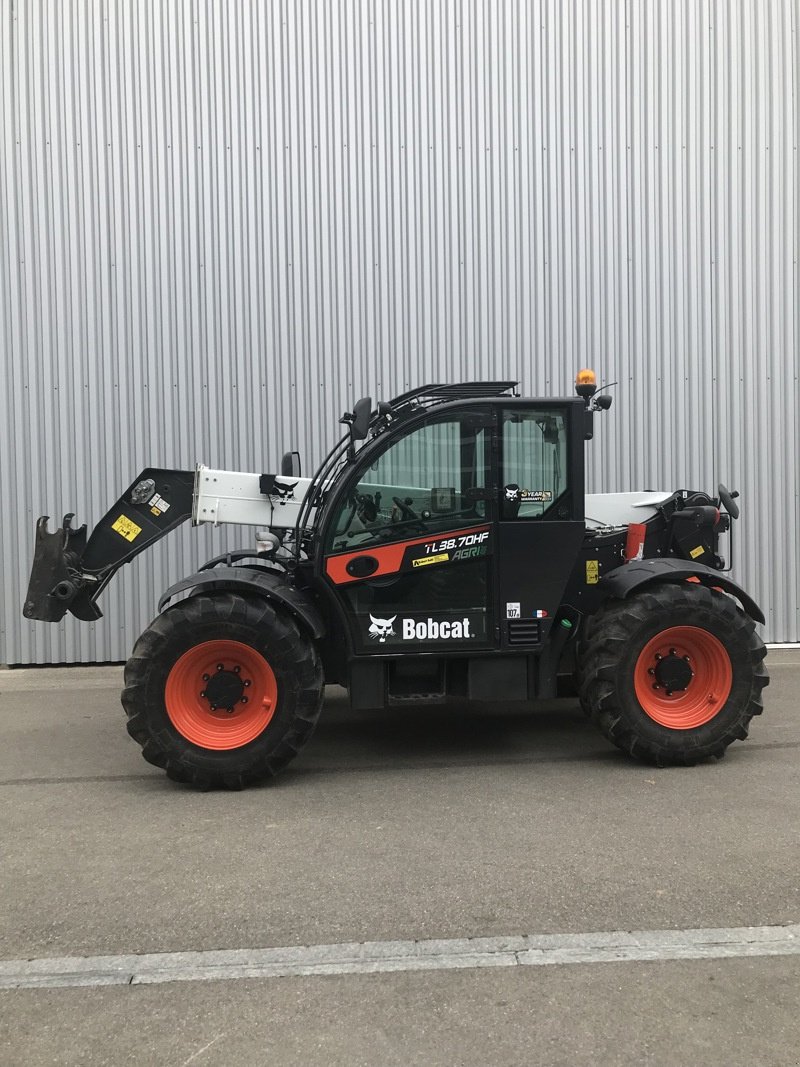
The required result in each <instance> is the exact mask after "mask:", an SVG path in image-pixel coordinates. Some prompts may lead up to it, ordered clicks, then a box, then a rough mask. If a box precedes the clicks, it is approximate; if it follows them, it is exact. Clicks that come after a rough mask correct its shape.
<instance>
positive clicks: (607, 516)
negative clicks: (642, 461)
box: [586, 492, 672, 529]
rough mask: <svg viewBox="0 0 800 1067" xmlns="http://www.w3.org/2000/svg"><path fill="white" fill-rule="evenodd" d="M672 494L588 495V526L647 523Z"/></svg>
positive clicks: (591, 527)
mask: <svg viewBox="0 0 800 1067" xmlns="http://www.w3.org/2000/svg"><path fill="white" fill-rule="evenodd" d="M671 496H672V493H656V492H641V493H587V494H586V525H587V526H588V527H589V528H590V529H593V528H594V527H598V526H627V525H628V523H629V522H646V521H647V519H649V518H652V516H653V515H655V513H656V511H657V509H658V505H659V504H663V503H664V501H665V500H669V498H670V497H671Z"/></svg>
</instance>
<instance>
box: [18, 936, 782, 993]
mask: <svg viewBox="0 0 800 1067" xmlns="http://www.w3.org/2000/svg"><path fill="white" fill-rule="evenodd" d="M795 955H800V924H795V925H791V926H740V927H733V928H729V929H720V930H637V931H625V930H616V931H611V932H607V933H586V934H525V935H521V936H512V937H472V938H456V939H449V940H430V941H367V942H363V943H359V942H350V943H344V944H338V945H309V946H305V947H286V948H264V949H233V950H230V951H216V950H215V951H208V952H154V953H149V954H147V955H141V956H137V955H129V956H65V957H62V958H60V959H58V958H55V959H32V960H2V961H0V989H53V988H59V987H67V986H105V985H145V984H156V983H160V982H196V981H223V980H231V979H234V978H287V977H297V976H301V977H302V976H308V975H342V974H385V973H387V972H390V971H447V970H456V969H463V968H476V967H518V966H528V967H530V966H533V967H541V966H545V965H548V964H562V965H563V964H570V963H621V962H626V963H642V962H648V961H659V960H716V959H733V958H736V957H742V956H751V957H752V956H795Z"/></svg>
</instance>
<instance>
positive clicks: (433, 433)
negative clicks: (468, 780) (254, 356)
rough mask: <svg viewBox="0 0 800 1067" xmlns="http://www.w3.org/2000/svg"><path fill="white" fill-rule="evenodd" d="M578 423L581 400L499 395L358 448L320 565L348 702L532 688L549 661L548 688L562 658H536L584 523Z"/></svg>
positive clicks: (334, 498) (323, 534) (446, 409)
mask: <svg viewBox="0 0 800 1067" xmlns="http://www.w3.org/2000/svg"><path fill="white" fill-rule="evenodd" d="M584 431H585V407H584V404H583V402H582V401H580V400H575V401H573V400H571V399H567V400H559V401H526V400H518V399H515V398H507V397H504V398H502V399H498V400H496V401H491V402H486V401H484V402H482V403H481V404H480V405H479V406H478V405H475V404H474V403H473V404H472V405H470V404H468V403H454V404H447V405H445V406H443V407H442V408H438V409H437V410H436V411H435V412H433V413H431V414H429V415H426V416H423V417H421V418H418V419H415V420H413V421H411V422H410V423H409V424H408V426H407V427H406V428H405V432H404V433H403V434H396V433H395V434H392V435H391V436H387V437H385V438H381V437H378V438H376V439H375V440H373V441H372V442H371V443H370V444H369V445H367V446H365V447H364V448H363V449H362V451H361V452H360V454H359V456H358V459H357V461H356V463H355V464H354V466H353V468H352V470H351V471H350V472H348V473H347V474H346V475H345V477H344V478H343V479H342V480H341V482H340V483H338V484H337V485H336V486H335V487H334V489H333V491H332V493H331V495H330V497H329V499H328V500H327V501H326V503H325V510H324V514H323V517H322V521H321V523H320V529H319V532H318V535H317V536H318V538H319V541H318V551H317V558H316V566H315V571H314V578H313V584H314V588H315V589H316V590H317V592H318V594H319V596H320V598H321V599H322V600H323V601H325V603H326V612H327V613H329V615H330V618H331V629H333V630H335V631H338V632H339V633H341V634H342V635H344V637H345V645H346V656H347V659H348V661H349V664H350V666H349V670H348V675H349V677H348V684H349V686H350V688H351V693H352V697H353V700H354V703H356V704H357V705H361V706H381V705H382V704H384V703H386V702H388V703H393V702H398V703H402V702H404V701H410V700H412V699H419V700H423V699H424V700H426V701H427V702H430V701H431V700H435V699H437V698H438V697H442V698H443V697H444V695H445V694H448V695H453V694H461V695H464V696H468V697H473V698H475V699H487V698H488V697H489V695H492V696H494V697H498V696H503V697H505V698H507V699H526V698H528V697H533V696H537V695H540V693H541V690H542V684H541V679H542V677H544V676H545V675H546V677H547V685H546V687H545V688H546V689H547V691H548V695H550V692H551V691H552V690H553V685H554V678H555V664H554V663H551V662H550V661H549V659H548V662H547V663H546V664H545V665H544V666H537V663H536V662H535V661H537V660H538V659H539V658H542V657H544V658H545V659H547V656H548V653H549V652H550V651H552V653H553V654H554V655H557V654H558V653H559V652H560V646H561V645H562V644H563V642H564V640H566V638H567V637H568V636H569V635H568V632H567V631H566V630H564V631H563V632H562V633H561V634H559V635H558V646H559V647H558V648H554V647H553V646H554V642H553V641H552V640H550V629H551V627H552V626H553V625H554V623H556V622H557V621H558V614H559V607H560V604H561V601H562V599H563V594H564V589H565V587H566V585H567V582H568V580H569V577H570V574H571V573H572V572H573V569H574V567H575V561H576V557H577V556H578V554H579V552H580V550H581V545H582V541H583V538H584V536H585V526H584V517H583V499H584V496H583V494H584V481H583V447H584V446H583V438H584ZM401 658H402V659H403V660H405V661H410V662H406V664H404V665H401V663H400V662H394V661H399V660H400V659H401ZM368 660H369V661H373V662H372V665H368V663H367V662H366V661H368ZM492 662H495V663H498V664H501V665H500V666H492V665H491V664H492ZM414 664H416V666H415V665H414ZM501 683H502V684H501Z"/></svg>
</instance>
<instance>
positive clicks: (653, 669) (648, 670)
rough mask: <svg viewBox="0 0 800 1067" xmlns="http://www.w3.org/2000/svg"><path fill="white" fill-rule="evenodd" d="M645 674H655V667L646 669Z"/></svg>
mask: <svg viewBox="0 0 800 1067" xmlns="http://www.w3.org/2000/svg"><path fill="white" fill-rule="evenodd" d="M647 673H648V674H655V673H656V669H655V667H648V668H647Z"/></svg>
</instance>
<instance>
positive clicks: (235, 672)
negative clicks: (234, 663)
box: [233, 667, 242, 674]
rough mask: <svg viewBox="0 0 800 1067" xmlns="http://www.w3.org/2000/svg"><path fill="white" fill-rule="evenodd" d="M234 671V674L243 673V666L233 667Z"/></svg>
mask: <svg viewBox="0 0 800 1067" xmlns="http://www.w3.org/2000/svg"><path fill="white" fill-rule="evenodd" d="M233 672H234V674H241V673H242V668H241V667H234V668H233Z"/></svg>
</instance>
